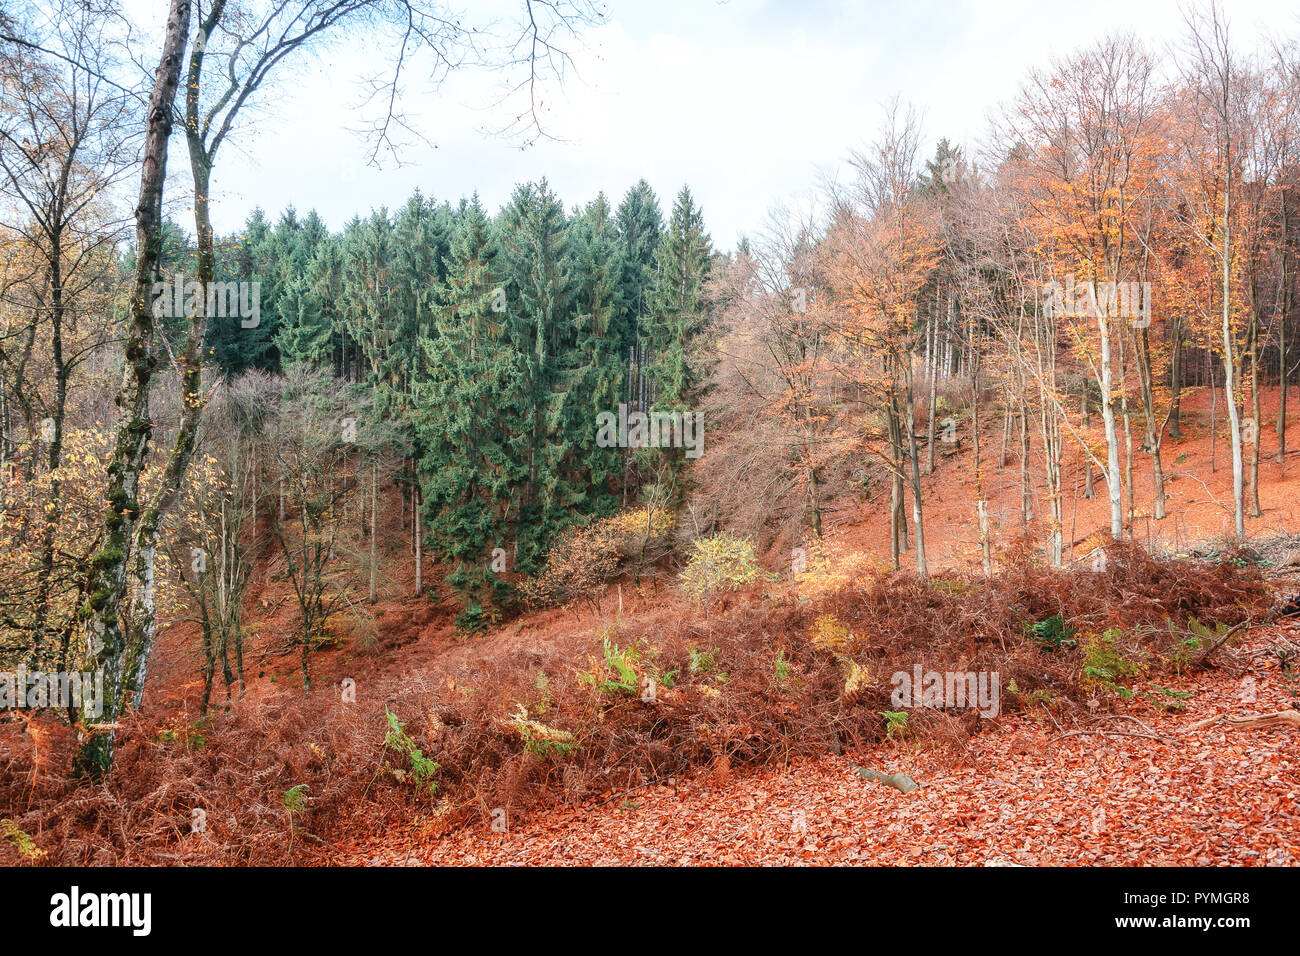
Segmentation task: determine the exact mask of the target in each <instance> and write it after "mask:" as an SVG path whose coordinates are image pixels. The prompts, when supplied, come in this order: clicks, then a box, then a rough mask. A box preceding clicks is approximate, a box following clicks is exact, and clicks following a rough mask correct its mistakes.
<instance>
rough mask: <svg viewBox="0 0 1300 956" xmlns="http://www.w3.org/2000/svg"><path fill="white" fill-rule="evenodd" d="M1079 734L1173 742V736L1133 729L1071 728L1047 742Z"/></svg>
mask: <svg viewBox="0 0 1300 956" xmlns="http://www.w3.org/2000/svg"><path fill="white" fill-rule="evenodd" d="M1079 734H1100V735H1101V736H1102V737H1145V738H1146V739H1147V740H1158V741H1160V742H1161V743H1165V744H1172V743H1174V739H1173V738H1172V737H1161V736H1160V735H1159V734H1139V733H1137V732H1136V731H1133V730H1070V731H1066V732H1065V733H1063V734H1058V735H1057V736H1055V737H1053V738H1052V739H1051V740H1049V741H1048V742H1047V743H1048V744H1049V745H1050V744H1054V743H1056V742H1057V741H1058V740H1061V739H1063V738H1065V737H1074V736H1077V735H1079Z"/></svg>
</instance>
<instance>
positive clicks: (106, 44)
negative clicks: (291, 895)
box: [0, 0, 1300, 866]
mask: <svg viewBox="0 0 1300 956" xmlns="http://www.w3.org/2000/svg"><path fill="white" fill-rule="evenodd" d="M163 6H165V7H166V8H167V9H166V17H165V20H163V19H161V18H160V17H155V20H156V23H154V24H153V26H152V27H151V28H150V29H145V28H144V25H143V21H137V20H136V19H135V18H137V17H138V16H139V14H138V12H137V11H135V10H134V8H133V7H132V5H131V4H126V5H125V6H123V7H121V8H119V5H118V4H117V3H115V2H102V3H101V2H95V3H85V2H77V0H38V2H31V3H20V2H13V3H10V2H4V3H0V79H2V80H3V101H2V102H0V246H2V247H3V266H2V267H0V838H2V839H0V861H3V862H5V863H7V864H9V865H18V864H21V865H35V866H43V865H49V864H62V865H81V866H86V865H94V866H108V865H135V864H155V865H158V864H160V865H165V866H172V865H180V864H222V865H241V866H247V865H262V864H283V863H286V862H288V863H293V864H308V863H311V864H321V863H325V864H333V865H340V864H342V865H347V864H355V863H361V862H364V863H380V864H385V865H391V864H395V863H400V862H403V861H404V860H410V859H416V860H419V861H420V862H424V863H434V864H449V863H469V864H475V863H477V864H503V863H512V862H514V863H517V862H527V863H534V864H536V863H543V864H549V865H555V864H560V865H564V864H568V863H598V864H606V865H608V864H611V863H614V864H626V863H638V864H644V863H649V864H651V865H665V864H666V865H695V864H700V863H728V864H752V863H776V864H779V865H791V864H798V863H808V862H812V863H816V864H826V863H871V864H876V863H885V864H891V865H897V864H898V863H900V862H909V863H919V864H922V865H996V866H1029V865H1040V864H1042V865H1071V864H1078V863H1090V864H1100V865H1152V864H1157V863H1180V864H1184V865H1199V866H1204V865H1220V866H1222V865H1242V864H1245V865H1280V866H1288V865H1290V866H1293V865H1295V864H1296V862H1297V860H1300V856H1298V855H1297V854H1300V830H1298V829H1297V826H1300V823H1298V819H1300V818H1298V817H1297V813H1296V809H1295V807H1296V803H1295V799H1296V794H1297V791H1298V790H1300V761H1297V758H1296V751H1295V740H1296V737H1295V733H1296V731H1297V730H1300V683H1297V673H1298V672H1297V670H1296V668H1297V662H1300V637H1298V636H1297V633H1298V632H1297V630H1296V624H1295V620H1294V615H1295V614H1297V613H1300V604H1298V603H1297V602H1298V601H1300V598H1297V597H1296V596H1295V595H1296V593H1297V592H1296V591H1295V578H1294V577H1291V575H1293V574H1294V573H1295V572H1296V571H1297V569H1300V528H1298V527H1297V524H1298V523H1300V478H1298V477H1297V476H1296V474H1295V472H1294V467H1293V466H1292V462H1293V461H1294V460H1295V455H1296V454H1297V451H1300V449H1297V448H1296V447H1295V446H1296V445H1297V442H1296V440H1295V438H1294V437H1290V445H1288V439H1289V434H1288V432H1289V428H1290V427H1293V426H1290V418H1292V417H1295V413H1296V404H1297V402H1300V391H1297V397H1296V398H1295V399H1292V398H1291V397H1290V393H1291V390H1292V389H1300V378H1298V377H1297V375H1298V371H1300V349H1297V346H1296V344H1295V341H1294V340H1295V339H1296V338H1297V335H1298V333H1300V329H1297V326H1298V325H1300V302H1297V292H1298V291H1300V284H1298V283H1297V268H1298V265H1300V264H1298V262H1297V259H1298V258H1300V30H1297V29H1296V28H1295V23H1294V22H1293V23H1291V24H1290V28H1289V32H1286V30H1284V29H1279V32H1278V33H1276V34H1273V35H1265V34H1263V33H1260V34H1254V33H1252V32H1250V31H1249V30H1245V29H1239V28H1238V26H1237V25H1236V23H1235V21H1232V20H1231V19H1230V17H1229V13H1230V12H1231V11H1230V10H1225V9H1224V7H1223V6H1221V5H1216V4H1208V5H1203V6H1200V7H1188V8H1187V9H1186V10H1185V11H1184V15H1183V19H1182V21H1181V22H1179V23H1178V24H1177V36H1178V39H1177V41H1176V42H1174V43H1173V44H1171V45H1170V46H1168V48H1166V47H1164V46H1163V45H1160V44H1157V43H1153V42H1147V40H1145V39H1144V38H1143V37H1142V36H1140V35H1139V34H1137V33H1135V32H1132V31H1128V30H1122V29H1117V30H1115V31H1113V32H1111V33H1109V34H1108V35H1106V36H1104V37H1102V38H1100V39H1097V40H1095V41H1089V42H1086V43H1080V44H1077V45H1074V46H1072V47H1071V48H1069V49H1068V50H1067V51H1066V52H1063V53H1060V54H1058V55H1053V56H1050V57H1047V56H1044V57H1040V58H1035V59H1033V60H1032V62H1028V61H1027V65H1026V68H1025V69H1024V71H1023V73H1022V76H1021V80H1020V82H1019V85H1018V88H1017V91H1016V93H1015V94H1014V95H1013V96H1011V97H1009V98H1008V99H1006V100H1005V101H1002V102H998V103H988V104H986V106H987V107H988V109H989V114H988V120H987V124H986V126H985V131H984V133H983V134H982V136H981V137H980V138H979V139H978V140H977V141H970V142H966V143H961V144H959V143H958V142H957V141H956V140H955V139H952V138H945V137H944V136H943V135H941V134H942V133H943V131H942V130H932V129H929V128H928V126H927V122H926V120H925V119H924V114H923V113H922V111H921V110H920V108H918V107H917V106H914V105H912V103H911V102H910V101H909V100H908V99H907V98H906V94H905V93H900V94H898V95H893V94H892V91H888V90H883V91H882V92H881V97H880V99H881V100H882V102H881V105H880V107H879V109H877V110H876V113H875V115H876V117H877V122H876V125H875V126H874V127H873V128H868V129H860V128H848V127H846V128H845V130H844V142H843V144H842V153H841V155H840V156H839V157H825V159H827V160H829V159H832V158H834V159H837V160H838V161H839V165H838V166H837V167H834V168H833V169H827V171H826V172H824V173H823V174H821V175H820V176H814V175H812V174H810V175H809V177H808V183H807V185H808V191H807V193H806V197H805V199H804V200H788V201H787V200H782V201H777V202H773V203H772V204H771V206H769V207H768V208H765V209H759V210H757V211H756V215H759V216H760V217H761V220H760V221H761V225H759V226H758V227H757V228H755V229H753V230H752V231H748V232H746V233H744V234H742V235H740V236H738V237H737V238H736V240H735V241H734V242H729V241H728V240H725V239H723V238H722V237H721V235H720V234H716V232H715V233H714V234H711V229H710V226H709V219H708V218H707V214H708V213H709V205H708V193H707V191H702V190H701V189H699V188H695V189H693V187H692V184H690V183H686V184H678V185H676V186H674V191H668V192H657V191H656V189H655V188H653V187H652V185H651V180H654V179H656V176H655V174H654V171H653V169H652V168H647V170H646V174H645V175H646V178H640V179H636V177H635V176H633V177H632V179H634V180H635V181H628V182H626V183H625V184H624V185H623V186H622V187H620V188H622V189H623V190H624V191H623V192H622V193H621V194H618V193H615V194H612V195H607V194H606V193H605V192H604V191H601V190H599V189H593V190H591V191H590V192H588V193H587V194H585V195H581V194H579V195H560V193H559V191H558V189H557V187H556V186H554V185H552V181H551V180H549V179H548V177H547V176H546V175H545V171H544V170H543V169H541V168H540V167H538V168H536V169H534V170H530V168H529V161H528V156H529V155H530V152H529V150H530V148H533V147H535V145H536V144H537V143H539V142H543V141H545V140H547V138H548V137H550V136H551V134H552V131H551V129H550V128H549V127H548V122H549V120H548V119H547V114H546V113H545V111H544V110H542V109H541V108H540V107H539V103H541V102H542V99H543V94H542V92H540V91H541V90H542V89H544V88H549V87H550V86H552V85H563V84H568V83H571V82H574V81H573V80H572V79H571V78H570V77H569V75H568V73H567V71H566V70H565V68H564V67H565V64H566V63H567V62H568V61H569V59H570V57H571V56H573V55H575V52H576V50H577V49H578V46H579V45H580V43H581V40H582V37H583V36H584V34H585V33H586V32H587V31H591V30H595V29H598V28H600V27H601V26H602V25H605V24H607V23H609V22H610V20H611V18H614V19H615V20H617V17H618V15H619V11H618V9H617V7H615V8H614V9H612V10H607V9H605V8H604V6H603V5H601V4H595V3H588V2H586V0H562V2H556V3H540V2H536V0H522V2H519V3H516V4H514V5H513V7H512V10H511V12H512V13H515V14H520V13H522V16H519V17H518V18H517V22H516V21H509V23H507V24H504V25H503V24H501V23H497V22H493V21H490V20H489V18H488V17H487V15H486V14H484V15H483V19H482V22H476V21H475V20H474V17H472V16H470V17H459V16H452V15H451V12H450V11H448V10H446V9H444V8H443V6H442V5H441V3H425V2H424V0H274V2H261V0H239V2H236V0H167V2H166V3H164V4H163ZM514 7H517V8H519V9H517V10H516V9H514ZM154 12H155V13H161V11H154ZM355 36H363V37H366V38H367V42H373V53H371V54H368V56H369V57H370V59H371V60H372V61H373V63H372V64H371V65H372V66H373V68H374V70H376V71H378V72H377V73H376V74H375V76H374V77H372V78H370V79H368V80H367V84H368V86H369V93H370V101H369V102H370V103H371V106H372V111H371V113H370V114H367V115H366V116H365V117H364V121H363V122H364V129H363V130H362V132H361V134H360V135H361V136H362V138H363V140H364V142H365V143H366V148H367V150H368V151H369V153H370V156H371V157H372V159H373V160H374V161H375V162H382V161H383V160H385V159H386V158H390V157H396V156H399V155H400V154H401V151H402V149H403V148H404V147H403V146H402V145H401V143H400V139H401V134H402V133H403V132H404V131H406V130H408V129H410V128H412V125H413V124H415V123H416V120H414V119H413V118H412V117H411V116H409V115H407V113H406V112H404V100H403V97H404V96H405V95H409V91H408V89H407V87H408V84H409V83H410V82H411V81H412V78H413V75H414V74H419V73H420V72H421V71H424V72H426V73H428V74H430V75H432V76H433V77H435V78H439V77H441V78H446V77H452V76H459V75H461V74H462V73H465V72H467V71H473V70H491V71H504V73H505V74H506V75H507V76H508V77H509V79H508V80H507V84H508V88H509V95H510V97H511V99H510V100H509V101H508V104H507V105H504V106H503V107H502V109H503V115H507V114H508V116H507V119H508V124H507V126H506V128H505V130H504V131H503V132H502V133H501V134H500V135H501V136H503V137H505V138H506V139H507V140H508V141H509V142H511V143H520V144H522V145H523V147H524V148H523V151H522V153H521V154H520V155H522V157H523V159H521V160H518V161H517V162H518V165H517V166H515V167H512V169H518V170H523V172H521V173H520V175H518V176H517V178H516V185H514V186H513V189H511V190H510V191H509V194H508V197H507V198H506V199H505V201H504V202H501V203H500V204H496V203H492V202H490V201H487V200H485V199H484V198H482V196H481V194H480V192H479V191H477V190H478V188H479V184H474V183H471V184H468V185H467V186H464V187H462V186H459V185H457V186H455V187H454V188H448V187H447V186H445V185H438V184H436V183H435V182H430V183H429V184H428V185H427V186H421V187H419V188H417V189H415V190H414V191H413V192H410V193H409V194H400V195H399V194H397V193H393V205H392V206H391V207H389V206H382V205H381V206H377V207H374V208H369V209H362V208H356V209H355V210H354V211H353V213H352V215H351V218H349V219H347V220H346V221H344V222H341V223H340V222H335V224H334V225H333V226H331V225H330V223H329V221H328V220H327V218H326V217H325V216H323V215H322V214H321V213H320V212H318V211H315V210H309V211H306V212H305V213H304V212H302V211H301V209H300V208H299V206H298V204H296V203H295V202H294V189H293V183H287V184H285V188H284V189H283V191H282V192H283V194H284V196H285V197H286V198H285V201H284V203H283V204H282V205H281V206H280V207H279V208H270V209H263V208H261V207H257V206H255V207H253V208H251V210H249V207H248V206H247V205H242V206H238V210H237V214H236V215H232V212H231V208H228V207H230V206H231V204H232V203H234V201H233V200H228V199H227V198H226V197H225V196H224V195H223V192H222V179H223V174H224V173H225V172H226V171H227V169H228V168H232V167H235V166H237V165H238V164H240V163H242V162H244V161H245V158H246V157H247V156H249V155H252V156H254V157H256V156H257V155H258V153H259V149H260V148H261V147H260V145H259V133H258V126H257V124H258V123H260V122H263V121H264V119H263V115H264V113H263V111H265V110H266V109H269V108H270V105H271V104H273V103H274V102H275V100H276V97H277V96H279V95H280V93H281V91H282V90H286V89H288V88H289V87H291V86H292V85H293V84H295V83H297V82H298V81H299V75H298V74H295V73H294V71H293V64H294V63H295V62H309V61H310V60H311V58H312V57H316V56H320V55H322V52H323V51H328V50H330V49H333V46H332V45H333V44H337V43H340V42H342V40H343V38H345V37H355ZM372 114H373V115H372ZM272 115H273V114H272ZM936 134H940V135H938V136H937V137H936ZM223 147H224V148H223ZM405 148H407V149H409V148H410V147H409V146H408V147H405ZM651 165H652V164H651V163H647V166H648V167H650V166H651ZM403 197H404V198H403ZM754 201H755V202H756V203H760V204H761V203H762V201H763V200H762V198H761V197H755V199H754ZM223 203H224V204H226V205H223ZM235 205H238V204H237V203H235ZM245 210H248V211H247V212H245ZM214 219H216V220H219V221H224V222H234V221H239V220H242V225H241V226H240V227H239V228H238V229H236V230H233V231H230V232H228V233H227V232H224V231H221V230H219V229H218V228H217V227H216V226H215V225H214ZM1225 752H1230V753H1231V754H1232V755H1233V756H1232V757H1231V759H1230V760H1229V763H1231V767H1229V768H1228V769H1225V770H1224V771H1223V774H1224V777H1225V778H1227V777H1230V776H1231V775H1232V774H1233V773H1238V772H1240V773H1247V772H1249V773H1251V774H1252V775H1254V776H1255V777H1256V782H1255V783H1254V784H1253V785H1251V786H1248V787H1238V786H1236V785H1234V784H1232V782H1231V780H1229V779H1220V778H1218V777H1216V774H1215V772H1213V771H1212V770H1211V771H1209V772H1207V768H1210V767H1212V766H1221V765H1222V764H1223V762H1224V760H1225V757H1224V754H1225ZM1233 761H1235V762H1233ZM866 765H870V766H866ZM872 767H878V768H880V769H879V770H877V769H872ZM1142 767H1146V768H1148V769H1147V771H1145V772H1144V771H1143V770H1142V769H1141V768H1142ZM990 768H991V769H990ZM1234 768H1235V769H1234ZM1153 775H1154V776H1158V777H1159V778H1160V781H1161V783H1160V785H1159V787H1156V786H1154V785H1153V784H1152V783H1151V780H1150V779H1149V778H1150V777H1151V776H1153ZM1111 776H1113V777H1114V779H1110V780H1109V782H1104V781H1105V780H1106V778H1108V777H1111ZM1030 778H1032V779H1033V780H1036V781H1037V783H1036V785H1035V786H1034V789H1033V790H1032V791H1028V790H1023V789H1020V788H1019V784H1015V785H1013V784H1009V783H1005V782H1004V781H1006V780H1016V781H1020V780H1022V779H1026V780H1028V779H1030ZM737 793H739V794H740V796H737V795H736V794H737ZM1171 793H1172V794H1175V795H1176V800H1177V803H1178V809H1177V810H1174V809H1170V810H1169V811H1167V812H1165V813H1163V814H1157V813H1153V812H1151V809H1150V808H1151V807H1153V806H1155V805H1156V804H1157V803H1160V804H1163V803H1164V802H1165V799H1166V795H1168V794H1171ZM774 794H775V795H777V796H774ZM792 794H793V796H791V795H792ZM1157 794H1159V795H1157ZM736 801H739V802H740V803H744V804H745V805H746V806H748V807H750V808H751V809H752V808H753V807H755V806H756V805H757V806H758V807H759V808H760V810H762V808H766V810H765V811H764V812H759V811H755V812H754V813H753V814H751V815H750V816H746V815H745V814H744V813H740V814H732V813H729V812H728V811H727V810H726V809H725V807H726V806H728V805H731V804H733V803H736ZM1044 807H1047V808H1049V809H1050V810H1051V811H1052V812H1054V813H1055V814H1056V816H1055V817H1054V819H1055V820H1057V821H1058V823H1057V825H1056V826H1051V825H1048V824H1047V823H1046V822H1045V816H1046V815H1047V812H1046V811H1045V810H1044ZM1210 807H1213V810H1212V811H1211V810H1210V809H1208V808H1210ZM1108 814H1109V815H1108ZM1062 819H1064V820H1065V821H1067V822H1066V823H1064V824H1061V823H1060V822H1059V821H1060V820H1062ZM863 820H868V821H880V820H884V821H887V822H885V823H879V825H876V824H874V823H873V824H872V827H873V828H872V829H871V832H870V834H869V835H865V836H864V835H862V832H861V831H860V830H859V829H857V828H855V827H854V826H852V825H851V824H852V823H853V821H857V822H862V821H863ZM954 820H956V821H957V822H954ZM1261 821H1263V823H1262V824H1261ZM846 827H847V828H848V832H849V834H850V835H849V836H845V832H846ZM724 831H725V834H724V835H718V834H723V833H724ZM638 834H650V836H647V837H646V839H644V840H642V839H641V838H640V837H639V836H638ZM665 834H667V835H665ZM526 835H527V839H524V837H525V836H526ZM728 841H731V842H728ZM936 847H937V849H936Z"/></svg>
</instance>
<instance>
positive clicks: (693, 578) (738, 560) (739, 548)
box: [678, 532, 760, 607]
mask: <svg viewBox="0 0 1300 956" xmlns="http://www.w3.org/2000/svg"><path fill="white" fill-rule="evenodd" d="M692 548H693V549H694V550H693V553H692V554H691V557H690V559H689V560H688V561H687V562H686V567H685V569H683V571H682V573H681V574H680V575H679V576H678V579H679V580H680V581H681V582H682V591H683V592H685V594H686V595H687V596H688V597H689V598H690V599H691V600H693V601H697V602H699V603H702V604H704V605H705V606H706V607H707V606H708V605H709V603H710V602H711V600H712V598H713V597H715V596H716V595H718V594H720V593H721V592H723V591H739V590H741V589H742V588H745V587H748V586H749V585H750V584H753V583H754V581H755V580H756V579H757V578H758V574H759V570H760V569H759V566H758V558H757V557H755V555H754V545H753V544H752V543H750V541H749V540H748V539H746V538H740V537H736V536H735V535H731V534H726V533H725V532H724V533H722V534H715V535H712V536H711V537H707V538H697V539H696V540H695V541H694V542H693V543H692Z"/></svg>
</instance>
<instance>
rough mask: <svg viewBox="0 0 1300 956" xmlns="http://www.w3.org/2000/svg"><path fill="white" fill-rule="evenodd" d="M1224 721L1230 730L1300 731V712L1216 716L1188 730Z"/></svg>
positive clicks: (1287, 711)
mask: <svg viewBox="0 0 1300 956" xmlns="http://www.w3.org/2000/svg"><path fill="white" fill-rule="evenodd" d="M1219 721H1223V722H1224V724H1225V725H1226V726H1227V728H1228V729H1229V730H1246V729H1248V728H1251V727H1295V728H1296V729H1297V730H1300V710H1278V711H1274V712H1273V713H1271V714H1256V715H1254V716H1251V717H1229V716H1228V715H1227V714H1215V715H1214V716H1213V717H1207V718H1206V719H1205V720H1198V721H1197V722H1196V723H1194V724H1191V725H1190V726H1189V727H1188V728H1187V730H1188V731H1193V730H1204V729H1205V728H1206V727H1212V726H1214V725H1215V724H1217V723H1218V722H1219Z"/></svg>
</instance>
